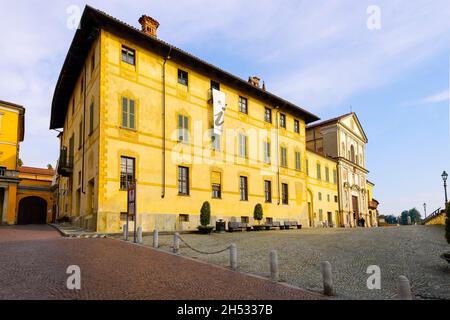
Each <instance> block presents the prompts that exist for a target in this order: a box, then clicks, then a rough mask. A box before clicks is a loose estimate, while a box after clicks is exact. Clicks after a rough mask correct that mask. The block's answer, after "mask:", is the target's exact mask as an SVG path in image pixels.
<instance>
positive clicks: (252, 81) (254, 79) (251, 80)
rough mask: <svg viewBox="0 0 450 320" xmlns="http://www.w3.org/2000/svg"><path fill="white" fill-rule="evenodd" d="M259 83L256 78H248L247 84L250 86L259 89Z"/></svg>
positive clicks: (258, 79)
mask: <svg viewBox="0 0 450 320" xmlns="http://www.w3.org/2000/svg"><path fill="white" fill-rule="evenodd" d="M260 81H261V79H260V78H258V77H249V78H248V82H249V83H250V84H251V85H253V86H255V87H257V88H259V82H260Z"/></svg>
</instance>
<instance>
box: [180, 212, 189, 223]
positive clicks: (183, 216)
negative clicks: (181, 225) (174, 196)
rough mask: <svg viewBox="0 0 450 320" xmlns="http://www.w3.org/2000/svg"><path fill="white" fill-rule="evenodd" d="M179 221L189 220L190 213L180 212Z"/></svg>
mask: <svg viewBox="0 0 450 320" xmlns="http://www.w3.org/2000/svg"><path fill="white" fill-rule="evenodd" d="M179 221H180V222H189V215H188V214H180V216H179Z"/></svg>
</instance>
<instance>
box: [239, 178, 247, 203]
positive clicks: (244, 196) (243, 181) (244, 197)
mask: <svg viewBox="0 0 450 320" xmlns="http://www.w3.org/2000/svg"><path fill="white" fill-rule="evenodd" d="M239 186H240V188H239V189H240V190H239V192H240V196H241V201H248V185H247V177H240V183H239Z"/></svg>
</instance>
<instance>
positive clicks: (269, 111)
mask: <svg viewBox="0 0 450 320" xmlns="http://www.w3.org/2000/svg"><path fill="white" fill-rule="evenodd" d="M264 121H265V122H266V123H270V124H272V109H270V108H269V107H265V108H264Z"/></svg>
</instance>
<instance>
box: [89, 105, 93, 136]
mask: <svg viewBox="0 0 450 320" xmlns="http://www.w3.org/2000/svg"><path fill="white" fill-rule="evenodd" d="M92 132H94V102H92V103H91V105H90V107H89V135H91V134H92Z"/></svg>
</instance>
